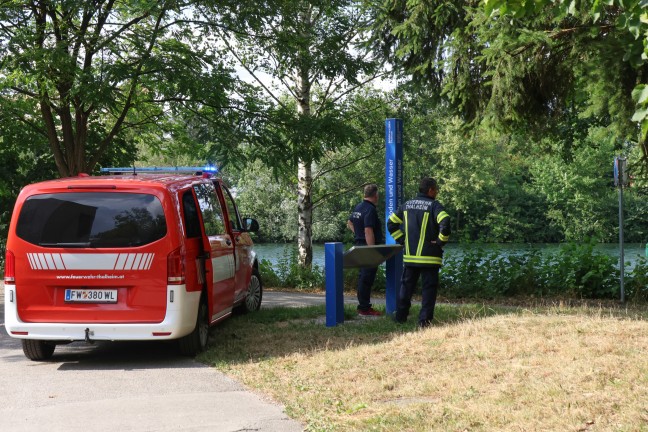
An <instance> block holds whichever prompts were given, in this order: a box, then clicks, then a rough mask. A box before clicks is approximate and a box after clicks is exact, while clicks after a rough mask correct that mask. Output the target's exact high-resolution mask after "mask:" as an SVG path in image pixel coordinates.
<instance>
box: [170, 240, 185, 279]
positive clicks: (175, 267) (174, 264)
mask: <svg viewBox="0 0 648 432" xmlns="http://www.w3.org/2000/svg"><path fill="white" fill-rule="evenodd" d="M183 283H185V254H184V253H183V252H182V249H181V248H178V249H176V250H174V251H173V252H171V253H170V254H169V256H168V257H167V284H169V285H182V284H183Z"/></svg>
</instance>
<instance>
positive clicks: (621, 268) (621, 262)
mask: <svg viewBox="0 0 648 432" xmlns="http://www.w3.org/2000/svg"><path fill="white" fill-rule="evenodd" d="M624 270H625V257H624V254H623V184H622V183H619V273H620V276H621V303H625V289H624V287H623V276H624V275H623V273H624Z"/></svg>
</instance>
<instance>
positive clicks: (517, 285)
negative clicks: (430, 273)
mask: <svg viewBox="0 0 648 432" xmlns="http://www.w3.org/2000/svg"><path fill="white" fill-rule="evenodd" d="M644 265H645V267H643V268H642V267H640V266H637V268H636V269H635V271H634V272H633V275H632V277H631V286H632V287H633V295H635V296H639V297H641V296H642V295H644V296H648V293H646V292H645V291H646V289H645V283H646V282H647V281H648V279H647V277H646V276H645V274H646V269H647V268H646V267H648V264H644ZM642 284H643V285H642ZM642 287H643V288H642ZM642 289H643V291H642ZM440 292H441V293H442V294H443V295H445V296H447V297H450V298H464V297H468V298H485V299H492V298H497V297H511V296H519V295H522V296H536V297H545V296H567V297H577V298H590V299H611V298H616V297H618V294H619V271H618V269H617V268H616V259H615V258H613V257H609V256H607V255H604V254H602V253H597V252H595V251H594V244H592V243H588V244H566V245H564V246H562V247H561V248H560V250H559V252H558V253H557V254H555V255H550V256H545V255H543V254H542V252H541V251H539V250H536V249H533V250H530V251H528V252H524V253H521V254H517V255H509V256H502V255H499V254H498V252H496V251H495V252H485V251H484V250H482V249H480V248H476V249H474V250H471V251H468V252H466V253H465V254H464V255H463V256H461V257H459V258H450V259H447V260H446V261H445V263H444V266H443V268H442V269H441V274H440ZM642 293H643V294H642Z"/></svg>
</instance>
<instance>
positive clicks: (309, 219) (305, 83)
mask: <svg viewBox="0 0 648 432" xmlns="http://www.w3.org/2000/svg"><path fill="white" fill-rule="evenodd" d="M304 6H305V8H304V10H303V11H302V12H301V13H300V19H301V21H302V24H305V26H304V28H309V27H310V24H311V15H312V11H311V8H310V6H309V5H307V4H304ZM308 64H309V62H308V61H302V62H301V67H300V68H299V70H298V71H297V76H296V77H295V78H296V79H295V83H296V96H297V113H298V114H299V115H300V116H310V115H311V87H312V83H311V80H310V76H309V75H310V72H311V71H310V69H309V67H308V66H307V65H308ZM312 165H313V163H312V161H310V160H303V159H301V158H300V159H299V161H298V164H297V221H298V222H297V225H298V233H297V251H298V261H299V265H300V266H302V267H306V268H311V266H312V264H313V199H312V196H311V191H312V186H313V175H312Z"/></svg>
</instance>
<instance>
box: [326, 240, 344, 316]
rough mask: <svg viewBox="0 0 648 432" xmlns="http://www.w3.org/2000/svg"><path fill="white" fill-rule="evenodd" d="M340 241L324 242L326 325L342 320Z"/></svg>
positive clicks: (342, 295) (342, 289)
mask: <svg viewBox="0 0 648 432" xmlns="http://www.w3.org/2000/svg"><path fill="white" fill-rule="evenodd" d="M343 253H344V247H343V245H342V243H340V242H335V243H325V244H324V271H325V276H326V327H335V326H336V325H338V324H342V323H343V322H344V278H343V277H342V276H343V273H342V272H343V267H342V265H343V264H342V255H343Z"/></svg>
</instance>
